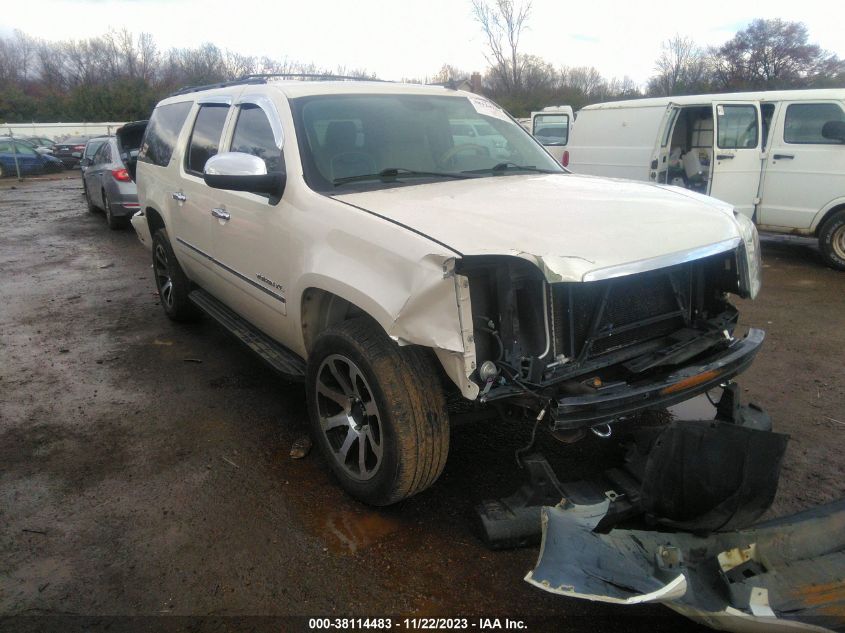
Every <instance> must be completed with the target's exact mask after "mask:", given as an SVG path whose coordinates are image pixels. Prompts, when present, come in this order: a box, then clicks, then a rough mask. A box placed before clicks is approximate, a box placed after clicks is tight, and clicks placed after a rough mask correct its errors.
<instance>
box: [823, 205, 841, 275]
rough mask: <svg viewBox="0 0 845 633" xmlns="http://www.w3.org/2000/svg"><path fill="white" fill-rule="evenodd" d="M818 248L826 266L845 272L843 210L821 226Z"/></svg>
mask: <svg viewBox="0 0 845 633" xmlns="http://www.w3.org/2000/svg"><path fill="white" fill-rule="evenodd" d="M819 248H820V249H821V252H822V258H823V259H824V261H825V263H826V264H827V265H828V266H830V267H831V268H835V269H836V270H845V210H842V211H837V212H836V213H834V214H833V215H832V216H830V218H828V220H827V221H826V222H825V223H824V224H823V225H822V228H821V230H820V231H819Z"/></svg>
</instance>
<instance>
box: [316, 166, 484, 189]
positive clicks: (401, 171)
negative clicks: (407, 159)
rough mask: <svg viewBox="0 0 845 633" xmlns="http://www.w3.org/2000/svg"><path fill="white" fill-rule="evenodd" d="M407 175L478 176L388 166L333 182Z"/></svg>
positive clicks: (391, 179) (393, 180)
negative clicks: (370, 172) (372, 172)
mask: <svg viewBox="0 0 845 633" xmlns="http://www.w3.org/2000/svg"><path fill="white" fill-rule="evenodd" d="M405 176H412V177H414V176H417V177H421V178H458V179H465V178H476V176H471V175H469V174H468V173H466V172H461V173H455V172H448V171H418V170H416V169H405V168H404V167H388V168H386V169H382V170H381V171H380V172H378V173H377V174H358V175H356V176H344V177H343V178H335V179H334V180H332V184H333V185H334V186H335V187H337V186H338V185H345V184H346V183H348V182H359V181H362V180H381V181H382V182H395V181H396V179H397V178H402V177H405Z"/></svg>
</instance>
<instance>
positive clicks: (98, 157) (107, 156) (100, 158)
mask: <svg viewBox="0 0 845 633" xmlns="http://www.w3.org/2000/svg"><path fill="white" fill-rule="evenodd" d="M110 162H111V147H110V146H109V144H108V143H106V144H105V145H103V146H102V147H100V151H98V152H97V153H96V154H95V156H94V164H96V165H99V164H101V163H110Z"/></svg>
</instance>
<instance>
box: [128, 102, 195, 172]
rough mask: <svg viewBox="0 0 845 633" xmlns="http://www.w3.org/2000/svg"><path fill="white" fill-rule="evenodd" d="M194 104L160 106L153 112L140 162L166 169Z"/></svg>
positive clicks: (142, 143) (142, 146) (183, 103)
mask: <svg viewBox="0 0 845 633" xmlns="http://www.w3.org/2000/svg"><path fill="white" fill-rule="evenodd" d="M192 105H193V104H192V103H191V102H190V101H183V102H182V103H171V104H169V105H164V106H159V107H157V108H156V109H155V110H154V111H153V116H152V117H151V118H150V123H149V125H147V130H146V132H145V133H144V140H143V141H142V142H141V151H140V152H139V154H138V160H140V161H142V162H145V163H152V164H153V165H160V166H162V167H165V166H166V165H167V164H168V163H169V162H170V157H171V156H172V155H173V148H174V147H175V146H176V139H178V138H179V132H181V131H182V125H183V124H184V123H185V119H186V118H187V116H188V112H189V111H190V110H191V106H192Z"/></svg>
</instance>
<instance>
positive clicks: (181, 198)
mask: <svg viewBox="0 0 845 633" xmlns="http://www.w3.org/2000/svg"><path fill="white" fill-rule="evenodd" d="M170 197H171V198H173V199H174V200H178V201H179V202H185V201H186V200H187V199H188V196H186V195H185V194H184V193H182V192H181V191H174V192H173V193H171V194H170Z"/></svg>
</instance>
